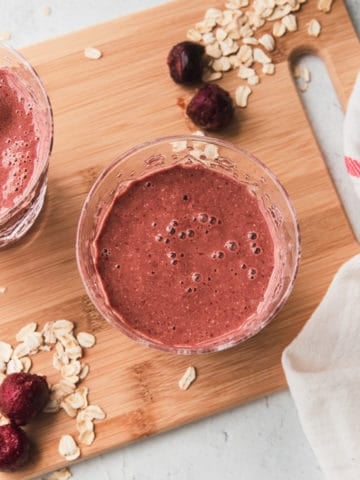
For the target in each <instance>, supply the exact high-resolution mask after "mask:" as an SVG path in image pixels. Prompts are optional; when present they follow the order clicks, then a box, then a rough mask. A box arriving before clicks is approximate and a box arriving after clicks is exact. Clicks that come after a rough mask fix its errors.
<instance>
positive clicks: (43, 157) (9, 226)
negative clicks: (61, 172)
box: [0, 43, 53, 247]
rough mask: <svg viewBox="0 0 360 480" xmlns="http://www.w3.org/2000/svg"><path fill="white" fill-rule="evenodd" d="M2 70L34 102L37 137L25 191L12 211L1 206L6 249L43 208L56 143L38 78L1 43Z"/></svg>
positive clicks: (0, 236) (0, 235) (0, 241)
mask: <svg viewBox="0 0 360 480" xmlns="http://www.w3.org/2000/svg"><path fill="white" fill-rule="evenodd" d="M0 69H1V70H6V71H7V72H9V73H10V74H12V75H14V76H15V78H16V81H17V82H18V83H19V85H21V88H22V89H24V91H26V95H27V97H26V98H27V99H29V101H31V106H32V107H31V108H32V111H33V118H34V122H36V125H35V126H36V132H37V136H38V142H37V149H36V156H35V161H34V169H33V172H32V175H31V177H30V180H29V181H28V183H27V185H26V188H24V190H22V191H19V193H18V195H17V197H16V200H15V201H14V204H13V205H12V206H11V207H7V206H4V205H1V202H0V247H4V246H6V245H9V244H10V243H12V242H14V241H16V240H18V239H19V238H21V237H22V236H23V235H24V234H25V233H26V232H27V231H28V230H29V229H30V227H31V226H32V225H33V223H34V222H35V220H36V218H37V216H38V215H39V213H40V211H41V208H42V206H43V204H44V199H45V193H46V187H47V173H48V165H49V157H50V153H51V148H52V142H53V118H52V110H51V105H50V101H49V98H48V96H47V94H46V91H45V88H44V86H43V84H42V82H41V80H40V78H39V76H38V75H37V73H36V72H35V70H34V69H33V68H32V66H31V65H30V64H29V63H28V62H27V61H26V60H25V58H23V57H22V56H21V55H20V54H19V53H18V52H17V51H15V50H14V49H13V48H11V47H10V46H8V45H6V44H5V43H0ZM0 99H1V95H0ZM29 105H30V104H29ZM9 143H10V142H9ZM4 161H5V156H4V152H1V158H0V162H4ZM0 168H1V164H0ZM0 180H1V177H0ZM1 188H6V185H5V184H2V183H1V181H0V189H1Z"/></svg>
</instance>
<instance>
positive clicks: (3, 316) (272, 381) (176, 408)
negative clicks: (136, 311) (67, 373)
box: [0, 0, 360, 480]
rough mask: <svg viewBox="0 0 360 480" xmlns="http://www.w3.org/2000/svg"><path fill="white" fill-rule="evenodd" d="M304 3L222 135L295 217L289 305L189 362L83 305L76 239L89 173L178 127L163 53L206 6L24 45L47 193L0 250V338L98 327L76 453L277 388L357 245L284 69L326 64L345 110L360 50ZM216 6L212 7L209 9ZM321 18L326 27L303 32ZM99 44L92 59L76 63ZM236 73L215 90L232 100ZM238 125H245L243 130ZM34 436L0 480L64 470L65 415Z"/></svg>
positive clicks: (38, 361)
mask: <svg viewBox="0 0 360 480" xmlns="http://www.w3.org/2000/svg"><path fill="white" fill-rule="evenodd" d="M316 3H317V2H315V0H312V1H309V3H308V4H306V5H305V6H304V7H303V9H302V11H301V12H300V13H299V14H298V18H299V31H298V32H296V33H292V34H287V35H286V36H285V37H283V38H281V39H279V41H278V49H277V50H276V52H275V55H274V57H275V63H276V70H277V71H276V75H275V76H273V77H270V76H267V77H262V79H261V83H260V85H258V86H256V87H254V93H253V94H252V96H251V98H250V104H249V107H248V108H247V109H246V110H241V111H238V113H237V119H238V122H235V124H236V125H235V126H234V127H233V128H232V129H230V130H229V131H227V132H226V133H225V134H223V135H221V136H222V137H223V138H226V139H227V140H230V141H232V142H234V143H235V144H237V145H241V146H242V147H244V148H246V149H248V150H250V151H252V152H253V153H254V154H255V155H256V156H258V157H259V158H260V159H261V160H262V161H263V162H265V163H266V164H267V165H268V166H269V167H270V168H271V169H272V170H273V171H274V172H275V173H276V174H277V175H278V176H279V178H280V180H281V182H282V183H283V184H284V185H285V187H286V189H287V190H288V192H289V194H290V196H291V198H292V200H293V202H294V205H295V208H296V210H297V213H298V216H299V219H300V227H301V233H302V251H303V255H302V262H301V268H300V272H299V276H298V279H297V282H296V285H295V289H294V291H293V293H292V295H291V298H290V300H289V301H288V303H287V305H286V307H285V308H284V309H283V310H282V311H281V313H280V314H279V315H278V316H277V318H276V319H275V320H274V321H273V323H272V324H271V325H270V326H268V327H267V328H266V329H265V330H264V331H263V332H262V333H261V334H259V335H258V336H257V337H256V338H253V339H252V340H250V341H248V342H246V343H245V344H243V345H241V346H239V347H237V348H233V349H232V350H229V351H226V352H221V353H217V354H212V355H204V356H199V357H194V358H189V357H181V356H175V355H169V354H163V353H159V352H157V351H154V350H150V349H147V348H145V347H142V346H140V345H137V344H136V343H135V342H133V341H131V340H129V339H128V338H126V337H125V336H123V335H122V334H121V333H120V332H118V331H116V330H114V329H113V328H111V327H110V326H108V324H107V323H106V322H105V321H103V320H102V319H101V318H100V317H99V315H98V314H97V313H96V311H95V310H94V309H93V307H92V306H91V304H90V302H89V300H88V299H87V296H86V294H85V291H84V289H83V286H82V284H81V281H80V278H79V275H78V273H77V269H76V263H75V250H74V245H75V231H76V224H77V221H78V217H79V214H80V210H81V206H82V204H83V201H84V199H85V196H86V194H87V192H88V191H89V189H90V186H91V185H92V183H93V182H94V180H95V178H96V177H97V175H98V173H99V172H100V171H101V170H102V169H103V168H104V167H105V166H106V165H108V164H109V162H111V161H112V160H113V159H114V158H115V157H116V156H117V155H119V154H120V153H121V152H123V151H124V150H125V149H128V148H129V147H131V146H133V145H134V144H137V143H139V142H143V141H144V140H147V139H151V138H154V137H159V136H163V135H169V134H179V133H187V132H188V129H187V126H186V123H185V121H184V118H183V114H182V112H181V110H180V109H179V108H178V107H177V106H176V103H177V99H178V97H181V96H184V92H185V93H188V92H190V90H185V89H183V88H182V87H179V86H177V85H175V84H174V83H173V82H172V81H171V80H170V79H169V76H168V73H167V67H166V65H165V59H166V55H167V52H168V50H169V47H171V46H172V45H173V44H175V43H176V42H178V41H181V40H183V39H184V38H185V34H186V31H187V29H188V28H189V27H190V26H192V25H193V24H194V23H195V22H196V21H198V20H200V19H201V18H202V16H203V13H204V11H205V9H206V8H207V7H208V6H209V3H208V2H207V1H205V0H198V1H196V2H194V1H192V0H181V1H180V0H179V1H176V2H173V3H169V4H166V5H163V6H161V7H159V8H156V9H153V10H150V11H144V12H141V13H139V14H136V15H133V16H131V17H127V18H120V19H119V20H115V21H112V22H110V23H106V24H103V25H99V26H96V27H93V28H90V29H88V30H84V31H81V32H78V33H75V34H71V35H69V36H66V37H63V38H58V39H55V40H51V41H48V42H46V43H43V44H40V45H35V46H32V47H30V48H26V49H24V51H23V53H24V54H25V55H26V57H27V58H28V59H29V60H30V62H31V63H32V64H33V65H34V66H35V67H36V69H37V71H38V72H39V74H40V76H41V78H42V79H43V81H44V83H45V86H46V88H47V90H48V92H49V95H50V98H51V102H52V105H53V109H54V118H55V145H54V150H53V155H52V158H51V168H50V175H49V195H48V199H47V203H46V207H45V209H44V212H43V214H42V215H41V218H40V219H39V221H38V222H37V224H36V226H35V228H33V230H32V231H31V233H30V234H28V235H27V236H26V238H25V239H24V240H22V241H21V242H19V243H18V244H17V245H14V246H13V247H11V248H9V249H6V250H2V251H0V286H6V287H7V288H8V291H7V293H6V294H4V295H2V296H1V297H0V338H1V340H4V341H9V342H14V335H15V332H16V331H17V330H18V329H19V328H20V327H21V326H22V325H24V324H25V323H27V322H29V321H36V322H38V323H39V325H40V326H42V325H43V324H44V323H45V322H46V321H48V320H54V319H58V318H67V319H69V320H71V321H73V322H76V324H77V326H78V329H79V330H86V331H93V332H94V333H95V334H96V336H97V339H98V341H97V345H96V346H95V347H94V348H93V349H91V350H89V352H88V354H87V355H86V359H85V360H86V362H87V363H89V365H90V375H89V377H88V379H87V380H86V384H87V385H88V387H89V389H90V400H91V402H92V403H95V404H99V405H101V406H102V407H103V408H104V409H105V410H106V412H107V414H108V416H107V419H106V420H105V421H104V422H101V423H100V424H99V425H98V426H97V427H96V433H97V438H96V441H95V443H94V444H93V445H92V446H91V447H85V448H83V455H82V459H84V458H87V457H90V456H93V455H96V454H99V453H102V452H104V451H106V450H109V449H111V448H115V447H118V446H121V445H124V444H127V443H129V442H131V441H134V440H137V439H139V438H143V437H146V436H149V435H153V434H157V433H159V432H161V431H164V430H167V429H170V428H174V427H177V426H179V425H182V424H184V423H186V422H191V421H193V420H196V419H199V418H201V417H205V416H207V415H211V414H214V413H216V412H219V411H221V410H223V409H226V408H229V407H233V406H235V405H239V404H240V403H242V402H245V401H249V400H252V399H254V398H255V397H258V396H260V395H264V394H266V393H270V392H273V391H275V390H278V389H280V388H283V387H284V386H285V379H284V375H283V373H282V369H281V365H280V356H281V352H282V350H283V348H284V347H285V346H286V345H287V344H288V343H289V342H290V341H291V340H292V339H293V338H294V336H295V335H296V334H297V333H298V332H299V330H300V328H301V327H302V326H303V324H304V322H305V321H306V320H307V319H308V318H309V316H310V314H311V313H312V311H313V310H314V308H315V307H316V305H317V304H318V303H319V301H320V299H321V297H322V296H323V294H324V293H325V291H326V289H327V287H328V285H329V283H330V281H331V279H332V277H333V275H334V273H335V272H336V270H337V269H338V267H339V266H340V264H341V263H342V262H343V261H345V260H346V259H348V258H350V257H351V256H352V255H353V254H355V253H356V252H358V251H359V245H358V244H357V243H356V241H355V239H354V236H353V234H352V231H351V229H350V227H349V224H348V222H347V219H346V217H345V215H344V212H343V209H342V207H341V204H340V202H339V199H338V197H337V194H336V192H335V189H334V186H333V183H332V181H331V179H330V177H329V175H328V172H327V168H326V166H325V164H324V161H323V158H322V157H321V153H320V151H319V148H318V146H317V143H316V141H315V139H314V137H313V132H312V129H311V126H310V125H309V123H308V120H307V118H306V115H305V113H304V111H303V108H302V104H301V101H300V99H299V97H298V94H297V91H296V88H295V86H294V84H293V81H292V78H291V75H290V72H289V58H290V56H291V54H293V53H294V52H300V51H303V50H310V51H316V52H318V53H319V54H320V55H321V56H322V57H323V59H324V60H325V62H326V64H327V66H328V69H329V71H330V73H331V76H332V78H333V81H334V83H335V86H336V88H337V91H338V94H339V97H340V100H341V102H342V104H343V106H345V103H346V100H347V98H348V96H349V93H350V90H351V86H352V84H353V82H354V79H355V75H356V72H357V68H358V67H359V65H360V51H359V44H358V40H357V38H356V34H355V32H354V30H353V27H352V25H351V22H350V20H349V18H348V15H347V13H346V10H345V7H344V5H343V2H342V0H336V1H335V5H334V7H333V11H332V13H331V14H322V13H320V12H318V11H317V10H316V5H315V4H316ZM216 5H218V6H220V7H221V6H222V2H220V1H214V2H212V6H216ZM311 18H318V19H319V20H320V21H321V23H322V27H323V29H322V33H321V35H320V37H319V38H318V39H314V38H312V37H309V36H307V34H306V23H307V22H308V21H309V20H310V19H311ZM87 46H97V47H98V48H100V49H101V50H102V52H103V54H104V56H103V58H102V59H101V60H99V61H91V60H88V59H86V58H84V56H83V48H84V47H87ZM238 82H239V79H238V78H237V77H236V74H235V72H233V73H232V74H228V75H227V76H226V79H224V80H223V81H222V82H221V84H222V85H223V86H224V87H225V88H228V89H229V90H230V91H232V92H234V90H235V87H236V86H237V85H238ZM239 125H240V126H239ZM190 364H193V365H195V366H196V368H197V370H198V374H199V376H198V379H197V381H196V383H195V384H194V385H193V387H192V388H191V389H190V390H188V391H186V392H183V391H180V390H179V389H178V387H177V382H178V379H179V378H180V377H181V376H182V374H183V372H184V370H185V369H186V368H187V367H188V366H189V365H190ZM34 370H35V371H37V372H42V373H45V374H47V375H48V376H49V380H50V382H52V383H55V382H56V380H57V377H56V375H54V371H53V369H52V367H51V355H50V354H49V353H42V354H41V355H38V356H36V357H35V358H34ZM29 431H30V435H31V436H32V438H34V439H35V441H36V445H37V448H36V453H35V455H34V460H33V462H32V463H31V464H30V465H29V466H28V467H27V468H26V469H25V470H23V471H21V472H20V473H17V474H0V479H1V480H4V479H22V480H26V479H28V478H30V477H33V476H35V475H39V474H41V473H44V472H45V471H48V470H51V469H55V468H58V467H61V466H63V465H64V464H65V462H64V461H62V459H61V457H60V456H59V455H58V453H57V443H58V439H59V438H60V436H61V435H62V434H65V433H72V434H74V435H76V430H75V424H74V421H73V420H72V419H70V418H68V417H67V416H66V415H65V414H64V412H61V413H59V414H57V415H54V416H49V415H43V416H42V417H41V418H39V419H38V420H37V421H36V422H35V423H33V424H32V426H31V427H29Z"/></svg>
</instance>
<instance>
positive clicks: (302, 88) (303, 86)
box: [299, 83, 308, 92]
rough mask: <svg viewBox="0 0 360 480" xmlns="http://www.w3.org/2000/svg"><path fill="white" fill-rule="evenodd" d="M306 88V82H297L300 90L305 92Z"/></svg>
mask: <svg viewBox="0 0 360 480" xmlns="http://www.w3.org/2000/svg"><path fill="white" fill-rule="evenodd" d="M307 89H308V86H307V83H299V90H300V91H301V92H306V90H307Z"/></svg>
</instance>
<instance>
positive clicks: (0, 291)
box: [0, 287, 7, 295]
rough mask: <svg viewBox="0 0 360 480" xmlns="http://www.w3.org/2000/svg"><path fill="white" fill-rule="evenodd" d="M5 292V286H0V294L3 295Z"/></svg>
mask: <svg viewBox="0 0 360 480" xmlns="http://www.w3.org/2000/svg"><path fill="white" fill-rule="evenodd" d="M6 292H7V287H0V295H3V294H4V293H6Z"/></svg>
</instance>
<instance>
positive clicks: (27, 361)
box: [21, 357, 32, 373]
mask: <svg viewBox="0 0 360 480" xmlns="http://www.w3.org/2000/svg"><path fill="white" fill-rule="evenodd" d="M21 363H22V366H23V371H24V372H25V373H28V372H30V370H31V366H32V361H31V358H30V357H23V358H22V359H21Z"/></svg>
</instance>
